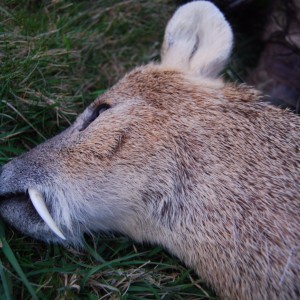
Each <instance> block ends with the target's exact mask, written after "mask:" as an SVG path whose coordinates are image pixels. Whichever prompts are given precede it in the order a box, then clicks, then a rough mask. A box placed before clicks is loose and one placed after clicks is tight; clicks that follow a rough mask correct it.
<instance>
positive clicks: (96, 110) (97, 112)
mask: <svg viewBox="0 0 300 300" xmlns="http://www.w3.org/2000/svg"><path fill="white" fill-rule="evenodd" d="M110 108H111V106H110V105H109V104H107V103H102V104H100V105H98V106H97V107H94V108H92V109H91V110H92V112H91V114H90V115H89V116H88V117H87V118H86V119H85V120H84V123H83V125H82V127H81V129H80V130H79V131H83V130H84V129H86V128H87V127H88V126H89V125H90V124H91V123H92V122H93V121H95V120H96V119H97V118H98V116H99V115H100V114H102V113H103V112H105V111H106V110H108V109H110Z"/></svg>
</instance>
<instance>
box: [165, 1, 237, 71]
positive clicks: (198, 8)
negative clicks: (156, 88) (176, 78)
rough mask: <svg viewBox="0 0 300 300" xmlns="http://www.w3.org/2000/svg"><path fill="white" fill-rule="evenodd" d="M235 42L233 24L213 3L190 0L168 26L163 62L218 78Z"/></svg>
mask: <svg viewBox="0 0 300 300" xmlns="http://www.w3.org/2000/svg"><path fill="white" fill-rule="evenodd" d="M232 43H233V34H232V31H231V28H230V25H229V24H228V22H227V21H226V20H225V18H224V16H223V14H222V13H221V12H220V10H219V9H218V8H217V7H216V6H215V5H214V4H213V3H211V2H208V1H194V2H190V3H187V4H185V5H183V6H181V7H180V8H179V9H178V10H177V11H176V12H175V14H174V16H173V17H172V19H171V20H170V21H169V23H168V25H167V28H166V33H165V38H164V43H163V49H162V65H163V66H166V67H174V68H176V69H179V70H181V71H185V72H188V73H190V74H194V75H198V76H204V77H216V76H217V75H218V74H219V72H220V71H221V70H222V68H223V67H224V65H225V63H226V61H227V59H228V57H229V56H230V52H231V48H232Z"/></svg>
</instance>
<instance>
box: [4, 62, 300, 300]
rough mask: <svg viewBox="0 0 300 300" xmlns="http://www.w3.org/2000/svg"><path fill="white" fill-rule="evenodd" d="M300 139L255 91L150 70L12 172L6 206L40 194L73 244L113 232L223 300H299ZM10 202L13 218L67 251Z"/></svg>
mask: <svg viewBox="0 0 300 300" xmlns="http://www.w3.org/2000/svg"><path fill="white" fill-rule="evenodd" d="M103 103H106V104H109V105H110V107H111V108H110V109H108V110H107V111H105V112H103V113H102V114H100V116H99V117H98V118H96V119H95V120H94V121H93V122H91V121H89V118H90V117H89V116H90V112H91V111H95V110H97V108H98V107H99V106H101V104H103ZM299 132H300V119H299V117H298V116H296V115H293V114H292V113H290V112H288V111H283V110H280V109H278V108H275V107H272V106H269V105H268V104H266V103H262V102H261V101H260V100H259V94H258V93H257V92H256V91H255V90H253V89H252V88H250V87H248V86H237V85H235V84H225V85H224V84H223V83H222V82H221V81H220V80H218V79H213V78H206V77H201V76H200V77H196V76H195V75H194V74H190V73H188V72H186V71H184V72H182V71H180V70H179V69H178V68H176V67H174V68H172V67H170V66H165V65H164V64H161V65H155V64H149V65H147V66H144V67H140V68H137V69H135V70H133V71H132V72H131V73H129V74H128V75H126V76H125V77H124V78H123V79H122V80H121V81H120V82H119V83H117V84H116V85H115V86H114V87H113V88H111V89H110V90H109V91H107V93H105V94H104V95H102V96H100V97H99V98H98V99H97V100H96V101H95V102H94V103H93V104H92V105H91V106H90V107H89V108H88V109H87V110H86V111H85V112H84V113H83V114H82V115H81V116H79V118H78V120H77V121H76V122H75V123H74V124H73V125H72V126H71V127H70V128H69V129H67V130H66V131H65V132H63V133H61V134H60V135H58V136H56V137H54V138H53V139H51V140H49V141H48V142H46V143H45V144H43V145H41V146H39V147H37V148H35V149H33V150H32V151H30V152H29V153H27V154H25V155H23V156H21V157H19V158H16V159H15V160H13V161H11V162H10V163H9V164H7V165H5V166H4V167H3V168H2V169H1V171H0V197H1V195H11V193H12V192H19V193H20V192H25V191H26V190H27V189H28V188H29V187H32V186H34V187H37V188H38V189H39V190H41V192H43V194H44V195H45V199H46V203H47V205H48V206H49V210H50V211H51V213H52V215H53V218H54V219H55V220H56V222H57V224H58V225H59V226H60V228H61V229H62V231H63V232H64V234H65V235H66V237H67V242H71V243H72V242H73V243H76V242H78V241H79V239H80V236H81V235H82V233H83V232H92V231H97V230H99V229H101V230H109V231H118V232H121V233H124V234H127V235H129V236H131V237H132V238H134V239H135V240H137V241H149V242H151V243H156V244H161V245H163V246H164V247H166V248H167V249H168V250H169V251H170V252H172V253H173V254H175V255H177V256H178V257H179V258H180V259H181V260H182V261H184V262H185V263H186V264H187V265H188V266H190V267H193V268H194V269H195V270H196V272H197V273H198V274H199V275H200V276H201V277H202V278H203V279H204V280H205V281H206V282H207V283H209V284H210V285H211V286H212V287H213V288H214V289H215V290H216V291H217V293H218V294H219V295H220V296H221V297H223V298H226V299H275V298H276V299H277V298H278V299H297V298H299V297H300V280H299V277H300V232H299V226H300V199H299V195H300V186H299V182H300V172H299V166H300V155H299V148H300V142H299V141H300V139H299ZM26 166H27V167H26ZM28 166H30V167H28ZM7 197H8V196H6V198H5V199H4V198H3V199H2V201H0V208H1V216H2V217H3V218H5V219H6V220H7V221H8V222H10V223H12V224H14V226H16V227H17V228H20V229H21V230H22V231H24V232H25V233H28V234H30V235H32V236H34V237H36V238H40V239H43V240H48V241H49V240H53V241H59V240H58V238H57V237H55V236H54V235H53V234H52V233H51V231H50V230H49V228H48V227H47V226H46V225H45V224H43V223H41V222H39V223H37V222H36V221H35V220H36V218H37V215H36V213H35V212H34V211H33V210H32V209H31V208H30V202H29V201H28V202H26V203H27V204H24V203H23V202H22V203H23V204H21V203H20V202H19V201H18V199H17V196H15V197H13V196H11V199H7ZM21 205H22V206H21ZM30 222H31V224H29V225H28V223H30ZM33 225H34V226H33Z"/></svg>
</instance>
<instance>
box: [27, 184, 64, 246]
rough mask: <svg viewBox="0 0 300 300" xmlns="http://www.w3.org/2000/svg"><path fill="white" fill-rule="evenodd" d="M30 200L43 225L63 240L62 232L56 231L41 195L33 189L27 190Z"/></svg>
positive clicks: (56, 228)
mask: <svg viewBox="0 0 300 300" xmlns="http://www.w3.org/2000/svg"><path fill="white" fill-rule="evenodd" d="M28 193H29V197H30V200H31V202H32V204H33V206H34V207H35V209H36V211H37V213H38V214H39V215H40V217H41V218H42V219H43V220H44V221H45V223H46V224H47V225H48V226H49V227H50V229H51V230H52V231H53V232H54V233H55V234H56V235H58V236H59V237H60V238H61V239H63V240H65V239H66V238H65V237H64V235H63V234H62V232H61V231H60V230H59V229H58V227H57V225H56V223H55V222H54V220H53V219H52V217H51V215H50V213H49V211H48V209H47V207H46V204H45V200H44V197H43V195H42V194H41V193H40V192H39V191H38V190H36V189H34V188H29V189H28Z"/></svg>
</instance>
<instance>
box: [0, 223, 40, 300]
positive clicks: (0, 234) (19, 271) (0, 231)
mask: <svg viewBox="0 0 300 300" xmlns="http://www.w3.org/2000/svg"><path fill="white" fill-rule="evenodd" d="M0 242H1V243H2V252H3V253H4V255H5V257H6V258H7V260H8V261H9V262H10V264H11V265H12V267H13V268H14V270H15V271H16V273H17V274H18V275H19V277H20V279H21V280H22V282H23V284H24V285H25V286H26V288H27V290H28V292H29V293H30V295H31V297H32V299H34V300H38V297H37V295H36V293H35V291H34V289H33V287H32V286H31V284H30V283H29V281H28V279H27V277H26V275H25V274H24V272H23V270H22V268H21V266H20V264H19V263H18V260H17V258H16V256H15V255H14V253H13V251H12V250H11V248H10V246H9V244H8V243H7V241H6V239H5V237H4V229H3V223H2V222H0ZM1 279H2V283H3V286H4V287H5V282H3V277H2V276H1Z"/></svg>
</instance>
